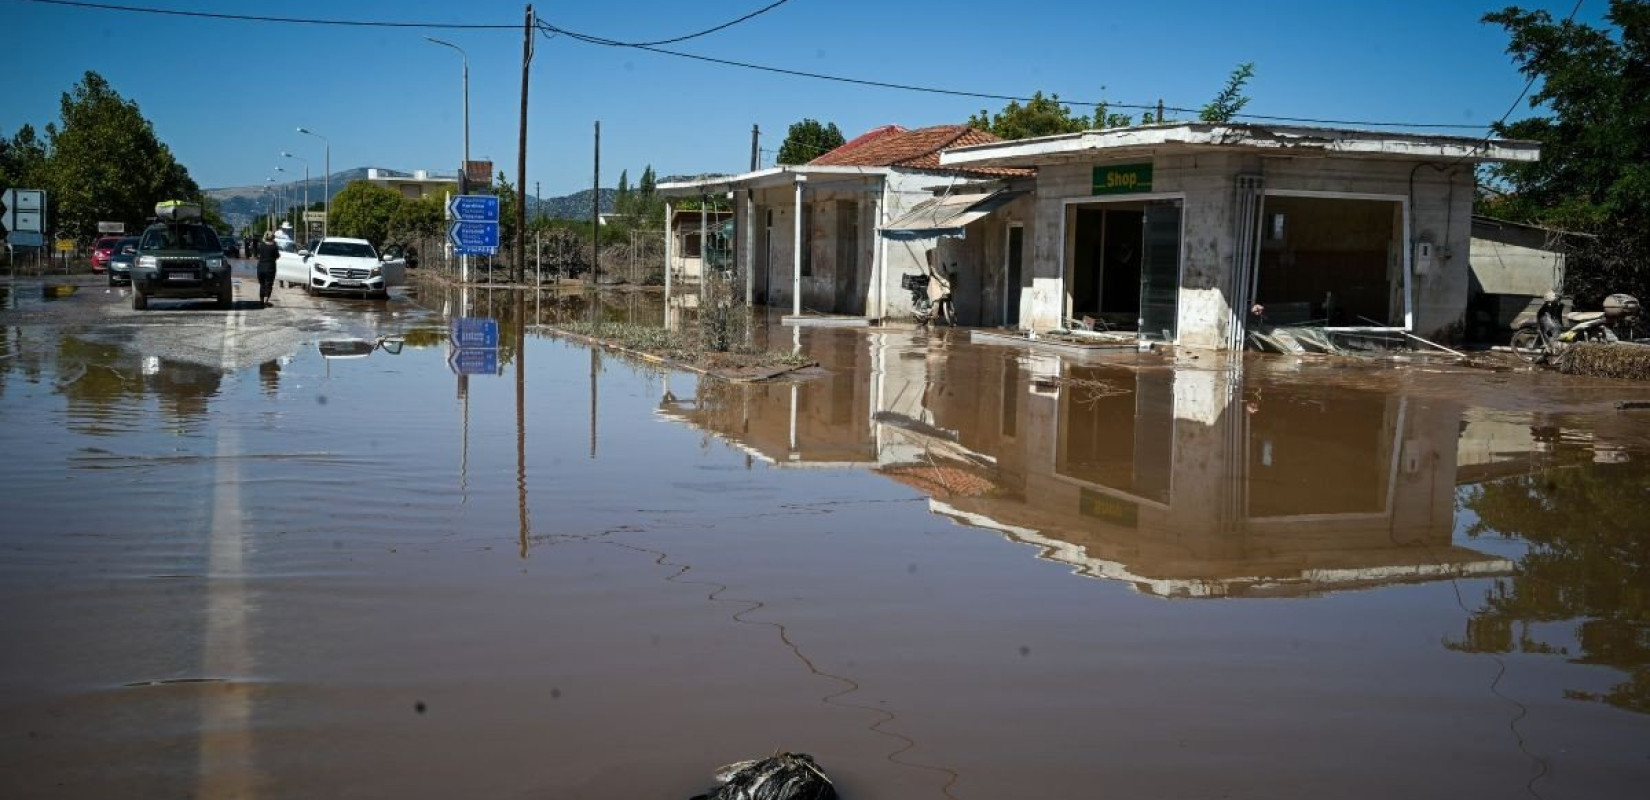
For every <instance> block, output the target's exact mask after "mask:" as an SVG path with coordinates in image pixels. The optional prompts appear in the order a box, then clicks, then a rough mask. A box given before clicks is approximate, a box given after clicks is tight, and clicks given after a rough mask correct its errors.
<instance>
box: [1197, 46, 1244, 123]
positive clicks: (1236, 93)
mask: <svg viewBox="0 0 1650 800" xmlns="http://www.w3.org/2000/svg"><path fill="white" fill-rule="evenodd" d="M1253 77H1255V62H1253V61H1245V62H1243V63H1242V64H1239V65H1237V68H1236V69H1233V70H1232V74H1231V75H1230V76H1228V77H1227V78H1226V86H1225V88H1223V89H1221V90H1220V94H1217V95H1215V99H1213V100H1210V101H1209V104H1208V105H1206V106H1204V107H1203V110H1201V111H1199V112H1198V114H1197V116H1198V119H1201V120H1203V121H1204V122H1231V121H1232V119H1233V118H1234V117H1236V116H1237V114H1238V112H1239V111H1242V110H1243V107H1244V106H1246V105H1249V96H1248V95H1246V94H1244V93H1243V87H1244V86H1245V85H1246V84H1248V83H1249V79H1250V78H1253Z"/></svg>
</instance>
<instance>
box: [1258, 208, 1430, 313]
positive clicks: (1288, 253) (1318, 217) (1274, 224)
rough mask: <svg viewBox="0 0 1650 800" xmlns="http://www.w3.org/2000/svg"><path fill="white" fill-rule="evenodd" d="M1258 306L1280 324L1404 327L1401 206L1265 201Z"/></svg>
mask: <svg viewBox="0 0 1650 800" xmlns="http://www.w3.org/2000/svg"><path fill="white" fill-rule="evenodd" d="M1260 222H1261V226H1260V227H1261V230H1260V252H1259V258H1258V263H1257V270H1256V275H1255V292H1254V298H1255V302H1257V303H1259V304H1260V305H1261V306H1263V307H1264V308H1265V309H1266V321H1267V322H1269V323H1271V324H1275V325H1323V326H1326V327H1331V328H1358V327H1392V328H1401V327H1404V326H1405V325H1406V324H1407V319H1408V313H1409V297H1408V293H1409V275H1408V263H1407V259H1406V258H1405V248H1404V237H1405V226H1404V204H1403V201H1402V200H1401V199H1390V200H1388V199H1367V198H1352V197H1325V196H1293V195H1275V194H1270V193H1269V194H1267V195H1266V198H1265V201H1264V205H1263V206H1262V209H1261V220H1260Z"/></svg>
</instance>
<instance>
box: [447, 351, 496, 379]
mask: <svg viewBox="0 0 1650 800" xmlns="http://www.w3.org/2000/svg"><path fill="white" fill-rule="evenodd" d="M447 366H449V367H451V368H452V370H453V372H455V373H457V374H459V375H497V374H498V350H496V349H494V348H491V347H487V348H480V347H475V348H470V347H464V348H459V349H457V350H454V351H453V352H452V353H451V354H450V355H448V356H447Z"/></svg>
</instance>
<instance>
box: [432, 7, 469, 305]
mask: <svg viewBox="0 0 1650 800" xmlns="http://www.w3.org/2000/svg"><path fill="white" fill-rule="evenodd" d="M424 38H425V39H426V40H427V41H429V42H431V43H433V44H439V45H441V46H442V47H450V48H452V49H454V50H457V51H458V55H459V58H461V59H463V61H464V160H463V161H461V162H459V165H458V193H459V194H464V193H465V191H466V187H465V182H466V181H465V179H466V177H467V176H466V175H465V174H464V173H465V170H468V169H469V168H470V54H469V53H466V52H464V48H462V47H459V46H458V45H456V44H453V43H452V42H445V41H442V40H440V39H437V38H435V37H433V36H426V37H424ZM458 264H459V277H458V279H459V282H460V283H469V281H470V257H469V256H459V257H458Z"/></svg>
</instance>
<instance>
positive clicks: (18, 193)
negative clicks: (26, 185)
mask: <svg viewBox="0 0 1650 800" xmlns="http://www.w3.org/2000/svg"><path fill="white" fill-rule="evenodd" d="M0 206H5V209H4V210H3V211H0V226H3V227H4V228H5V229H6V230H8V231H11V232H13V233H21V232H39V231H44V230H45V227H44V223H45V221H46V220H45V218H46V193H45V192H43V191H41V190H39V189H7V190H6V191H5V192H4V193H0ZM12 243H13V244H17V242H15V241H14V242H12Z"/></svg>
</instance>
